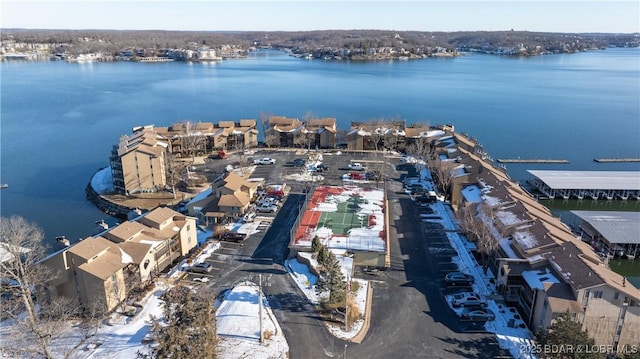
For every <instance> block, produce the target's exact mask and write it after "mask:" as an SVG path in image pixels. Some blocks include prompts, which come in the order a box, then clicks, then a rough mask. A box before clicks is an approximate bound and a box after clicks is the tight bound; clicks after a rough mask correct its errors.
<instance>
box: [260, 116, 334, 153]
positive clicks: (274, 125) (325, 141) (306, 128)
mask: <svg viewBox="0 0 640 359" xmlns="http://www.w3.org/2000/svg"><path fill="white" fill-rule="evenodd" d="M264 131H265V134H264V137H265V144H266V145H267V146H269V147H301V148H311V149H315V148H335V147H336V137H337V132H338V128H337V126H336V119H335V118H333V117H324V118H310V119H308V120H306V121H300V120H299V119H297V118H288V117H284V116H271V117H269V119H268V121H267V123H266V126H265V130H264Z"/></svg>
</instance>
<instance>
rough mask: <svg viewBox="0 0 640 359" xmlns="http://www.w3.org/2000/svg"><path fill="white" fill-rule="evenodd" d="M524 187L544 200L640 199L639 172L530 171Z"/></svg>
mask: <svg viewBox="0 0 640 359" xmlns="http://www.w3.org/2000/svg"><path fill="white" fill-rule="evenodd" d="M527 172H528V173H529V175H530V178H529V179H527V184H528V185H529V186H530V187H531V189H532V190H533V192H537V193H540V194H542V195H543V196H546V197H547V198H562V199H569V198H577V199H584V198H591V199H606V200H613V199H621V200H627V199H635V200H637V199H640V181H638V178H640V172H638V171H548V170H529V171H527Z"/></svg>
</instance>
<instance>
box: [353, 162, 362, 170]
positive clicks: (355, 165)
mask: <svg viewBox="0 0 640 359" xmlns="http://www.w3.org/2000/svg"><path fill="white" fill-rule="evenodd" d="M349 169H350V170H353V171H364V170H365V167H364V166H363V165H362V163H359V162H354V163H349Z"/></svg>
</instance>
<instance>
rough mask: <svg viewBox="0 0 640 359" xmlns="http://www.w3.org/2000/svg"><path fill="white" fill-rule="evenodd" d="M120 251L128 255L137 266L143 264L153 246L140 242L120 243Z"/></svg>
mask: <svg viewBox="0 0 640 359" xmlns="http://www.w3.org/2000/svg"><path fill="white" fill-rule="evenodd" d="M120 249H122V250H123V251H124V252H125V253H126V254H128V255H129V256H130V257H131V259H132V260H133V262H134V263H135V264H138V265H139V264H141V263H142V260H143V259H144V257H145V256H146V255H147V253H149V250H150V249H151V244H148V243H138V242H124V243H120Z"/></svg>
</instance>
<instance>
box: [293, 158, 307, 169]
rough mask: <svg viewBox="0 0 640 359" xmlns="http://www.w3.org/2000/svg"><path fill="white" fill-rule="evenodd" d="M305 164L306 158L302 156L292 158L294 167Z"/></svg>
mask: <svg viewBox="0 0 640 359" xmlns="http://www.w3.org/2000/svg"><path fill="white" fill-rule="evenodd" d="M306 165H307V160H305V159H302V158H296V159H295V160H293V166H294V167H304V166H306Z"/></svg>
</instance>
